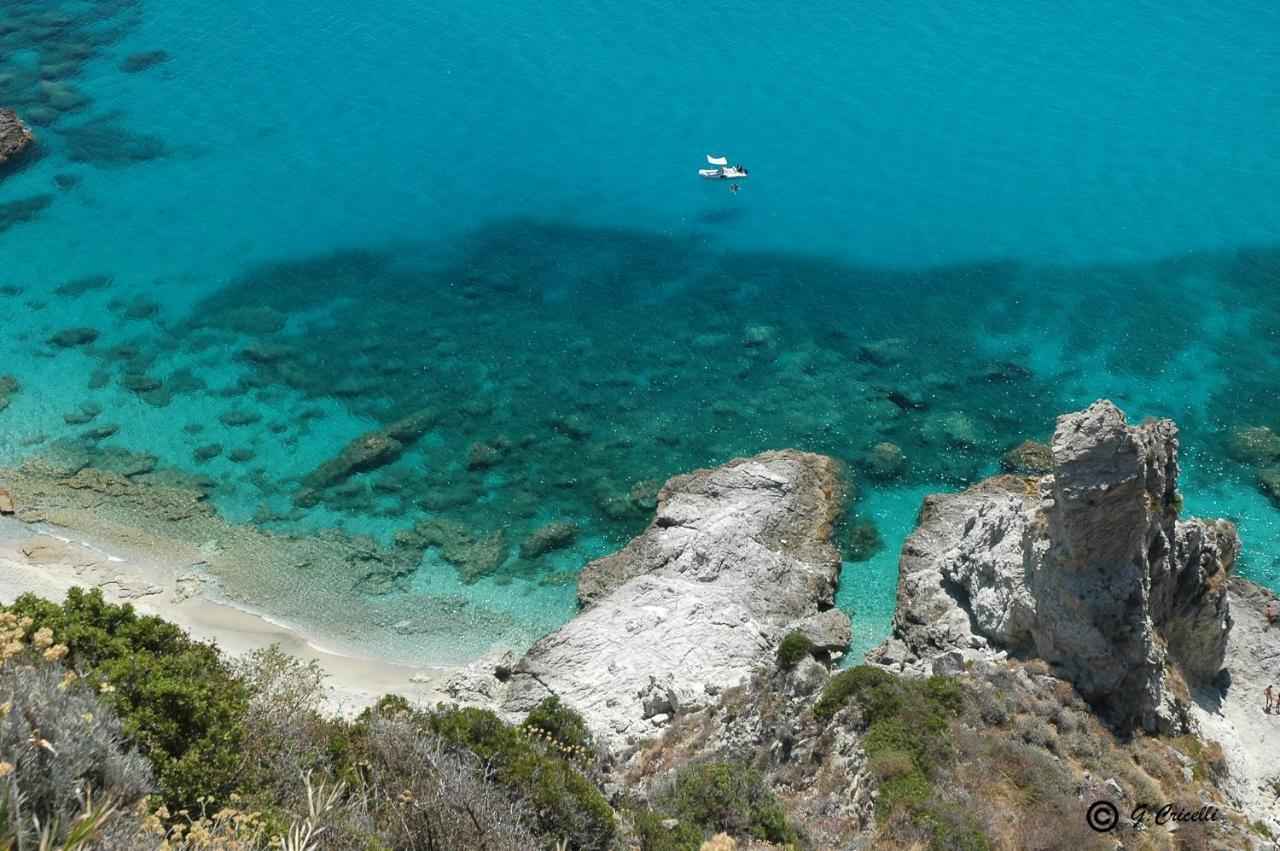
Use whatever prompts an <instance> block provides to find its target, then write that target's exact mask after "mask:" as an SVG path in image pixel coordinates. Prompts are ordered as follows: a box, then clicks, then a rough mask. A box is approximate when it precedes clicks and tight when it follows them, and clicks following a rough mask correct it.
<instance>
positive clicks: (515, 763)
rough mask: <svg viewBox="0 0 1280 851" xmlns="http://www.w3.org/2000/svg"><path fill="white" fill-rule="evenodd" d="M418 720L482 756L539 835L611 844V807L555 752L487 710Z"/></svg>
mask: <svg viewBox="0 0 1280 851" xmlns="http://www.w3.org/2000/svg"><path fill="white" fill-rule="evenodd" d="M561 709H563V707H562V708H561ZM565 711H567V710H565ZM418 718H419V723H421V724H422V725H423V726H424V727H425V729H427V730H429V731H430V732H431V733H434V734H435V735H436V736H439V737H440V738H441V739H443V740H445V741H446V742H449V743H451V744H453V745H456V746H459V747H462V748H465V749H467V750H468V751H471V752H472V753H474V754H475V755H476V756H478V757H479V758H480V759H481V760H482V761H483V762H484V763H485V764H486V765H487V766H489V771H490V773H491V776H492V777H493V779H494V781H495V782H497V783H498V784H499V785H500V786H502V787H504V788H506V789H507V791H508V792H509V793H510V794H512V795H514V796H515V797H517V798H519V799H521V800H524V801H527V802H528V804H529V806H530V808H531V809H532V811H533V812H534V818H535V819H536V825H537V828H538V832H539V833H540V834H542V835H544V836H547V837H551V838H553V839H560V840H563V841H565V842H566V843H568V847H570V848H577V849H603V848H607V847H608V846H609V844H610V842H611V841H612V840H613V835H614V832H615V830H616V825H615V823H614V819H613V809H612V808H611V807H610V806H609V804H608V802H607V801H605V799H604V797H603V796H602V795H601V794H600V792H599V790H597V789H596V787H595V785H594V784H592V783H591V781H590V780H588V779H587V778H586V777H584V776H583V775H582V774H581V773H580V772H578V771H577V770H576V769H575V768H574V767H573V765H572V764H571V763H570V762H569V761H568V760H566V759H564V758H563V757H562V756H561V755H560V754H559V753H557V752H556V751H550V752H548V750H547V749H544V748H542V747H540V746H539V745H537V744H536V743H535V741H534V740H533V739H531V738H530V737H529V736H528V735H526V734H525V733H524V732H523V731H521V730H518V729H516V728H514V727H509V726H507V725H506V724H504V723H502V721H501V720H500V719H499V718H498V716H497V715H494V714H493V713H492V712H489V711H487V710H483V709H473V708H467V709H458V708H447V709H440V710H438V711H436V712H430V713H422V714H420V715H419V716H418ZM561 720H564V719H563V717H562V716H561Z"/></svg>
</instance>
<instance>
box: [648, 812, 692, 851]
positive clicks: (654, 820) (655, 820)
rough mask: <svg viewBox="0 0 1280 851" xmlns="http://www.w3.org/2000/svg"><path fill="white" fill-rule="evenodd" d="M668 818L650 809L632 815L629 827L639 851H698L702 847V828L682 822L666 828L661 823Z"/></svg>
mask: <svg viewBox="0 0 1280 851" xmlns="http://www.w3.org/2000/svg"><path fill="white" fill-rule="evenodd" d="M668 818H670V817H669V816H665V815H663V814H661V813H658V812H654V811H653V810H651V809H643V810H640V811H638V812H636V813H634V814H632V817H631V827H632V829H633V830H634V831H635V837H636V841H637V842H639V843H640V851H698V849H699V848H701V847H702V840H703V836H704V833H703V830H702V828H700V827H698V826H696V825H693V824H689V823H688V822H683V821H677V823H676V825H675V827H667V826H666V825H664V824H663V822H664V821H666V820H667V819H668Z"/></svg>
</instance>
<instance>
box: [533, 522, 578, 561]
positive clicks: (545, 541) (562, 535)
mask: <svg viewBox="0 0 1280 851" xmlns="http://www.w3.org/2000/svg"><path fill="white" fill-rule="evenodd" d="M577 538H578V524H577V523H571V522H569V521H560V522H557V523H548V524H547V525H545V526H541V527H539V528H537V529H535V530H533V531H532V532H531V533H529V535H528V536H527V537H525V539H524V540H523V541H521V542H520V558H541V557H542V556H544V555H546V554H547V553H549V552H552V551H553V550H562V549H564V548H565V547H567V546H570V545H571V544H573V542H574V541H575V540H577Z"/></svg>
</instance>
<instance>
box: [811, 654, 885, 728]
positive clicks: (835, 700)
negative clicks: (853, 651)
mask: <svg viewBox="0 0 1280 851" xmlns="http://www.w3.org/2000/svg"><path fill="white" fill-rule="evenodd" d="M897 679H898V678H897V677H895V676H894V675H893V674H891V673H889V672H888V671H886V670H884V669H883V668H877V667H875V666H874V665H858V666H856V667H853V668H849V669H848V670H845V671H841V672H840V673H838V674H836V675H835V676H834V677H832V678H831V679H830V680H828V681H827V687H826V688H825V689H823V691H822V697H820V698H819V699H818V702H817V703H815V704H814V706H813V714H814V715H816V716H817V717H818V719H819V720H821V721H830V720H831V719H832V718H834V717H835V715H836V713H837V712H839V711H840V710H841V709H844V708H845V707H846V706H848V705H849V701H851V700H853V699H854V698H856V697H859V696H861V695H862V694H864V693H865V692H867V691H869V690H870V689H872V688H874V687H875V686H878V685H881V684H882V683H887V682H893V681H895V680H897Z"/></svg>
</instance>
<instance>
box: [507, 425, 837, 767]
mask: <svg viewBox="0 0 1280 851" xmlns="http://www.w3.org/2000/svg"><path fill="white" fill-rule="evenodd" d="M841 493H842V491H841V487H840V482H839V475H838V468H837V465H836V463H835V462H834V461H833V460H832V459H830V458H826V457H824V456H821V455H812V454H808V453H802V452H795V451H790V450H787V451H783V452H766V453H764V454H762V455H757V456H755V457H754V458H741V459H737V460H735V461H731V462H729V463H728V464H725V465H724V466H722V467H717V468H715V469H710V470H699V471H696V472H693V473H689V474H686V475H683V476H677V477H676V478H674V479H671V480H670V481H669V482H667V484H666V485H665V486H664V487H663V489H662V492H661V494H660V496H659V500H658V510H657V516H656V517H655V519H654V521H653V523H652V524H651V525H650V526H649V528H648V529H647V530H646V531H645V532H644V533H643V534H642V535H640V536H639V537H637V538H635V539H634V540H632V541H631V543H630V544H628V545H627V546H626V547H625V548H624V549H623V550H621V551H620V552H618V553H615V554H613V555H611V556H607V557H605V558H603V559H599V560H597V561H595V562H592V563H591V564H590V565H588V566H587V568H586V570H585V571H583V574H582V577H581V579H580V582H579V586H578V596H579V598H580V599H581V600H582V601H583V603H584V605H585V607H586V608H585V610H584V611H583V612H582V613H581V614H579V615H578V617H576V618H575V619H574V620H572V621H570V622H569V623H568V624H566V625H565V626H563V627H561V628H560V629H558V630H556V631H554V632H552V633H550V634H549V635H547V636H545V637H543V638H542V639H541V640H539V641H538V642H537V643H536V644H534V645H533V647H531V648H530V649H529V652H528V653H526V654H525V656H524V658H522V659H521V660H520V662H519V663H518V664H517V665H516V667H515V669H514V672H513V674H512V678H511V686H510V691H509V693H508V695H507V698H506V701H505V703H504V706H503V708H504V710H505V711H507V712H510V713H513V714H514V713H519V712H524V711H527V710H528V709H529V708H530V707H532V706H534V705H535V704H537V703H538V702H539V701H540V700H542V699H543V698H545V697H547V696H548V695H549V694H557V695H559V696H560V699H561V700H563V701H564V702H565V703H566V704H567V705H569V706H571V707H573V708H574V709H576V710H577V711H579V712H581V713H582V714H583V716H584V718H585V719H586V721H587V724H588V725H589V726H590V727H591V729H592V730H593V732H595V733H596V735H597V736H598V737H599V738H600V739H601V740H602V741H603V742H604V743H606V744H607V745H608V746H610V747H614V748H617V747H620V746H622V745H624V744H625V743H627V742H634V741H636V740H638V739H641V738H645V737H647V736H651V735H653V734H654V732H655V730H657V729H658V728H659V727H661V726H662V725H663V724H664V723H665V722H666V720H668V719H669V717H670V715H671V714H672V713H673V712H676V711H679V710H681V709H687V708H690V707H694V706H706V705H712V704H716V703H718V702H719V700H720V697H721V695H722V694H723V693H724V691H725V690H726V689H728V688H731V687H733V686H736V685H738V684H740V683H742V682H744V681H746V680H747V679H748V678H749V676H750V674H751V672H752V671H753V670H754V669H755V667H756V666H757V665H758V664H760V663H761V662H762V661H764V660H766V659H769V658H771V655H772V653H773V652H774V648H775V647H776V645H777V642H778V641H780V640H781V639H782V637H783V636H785V635H786V634H787V633H788V632H789V631H791V630H792V629H795V628H797V627H798V626H799V625H800V624H802V623H804V624H807V625H808V626H809V627H812V628H813V630H814V632H815V634H818V633H820V634H821V635H822V636H828V638H824V641H829V640H830V638H829V636H831V635H833V634H838V633H839V624H836V623H834V622H835V621H843V623H844V624H847V623H848V619H847V617H845V616H844V615H843V613H840V612H838V611H836V612H835V613H834V614H829V615H827V616H826V618H825V619H824V621H822V622H815V621H812V620H808V619H810V618H811V617H812V616H814V615H817V614H818V613H819V611H821V610H824V609H828V608H830V606H831V602H832V594H833V592H834V589H835V583H836V578H837V576H838V575H839V572H840V557H839V555H838V554H837V552H836V550H835V547H834V545H833V544H832V541H831V538H832V529H833V524H834V522H835V520H836V517H837V515H838V513H839V506H840V501H841ZM827 621H830V622H827ZM819 627H821V628H820V629H819Z"/></svg>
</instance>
